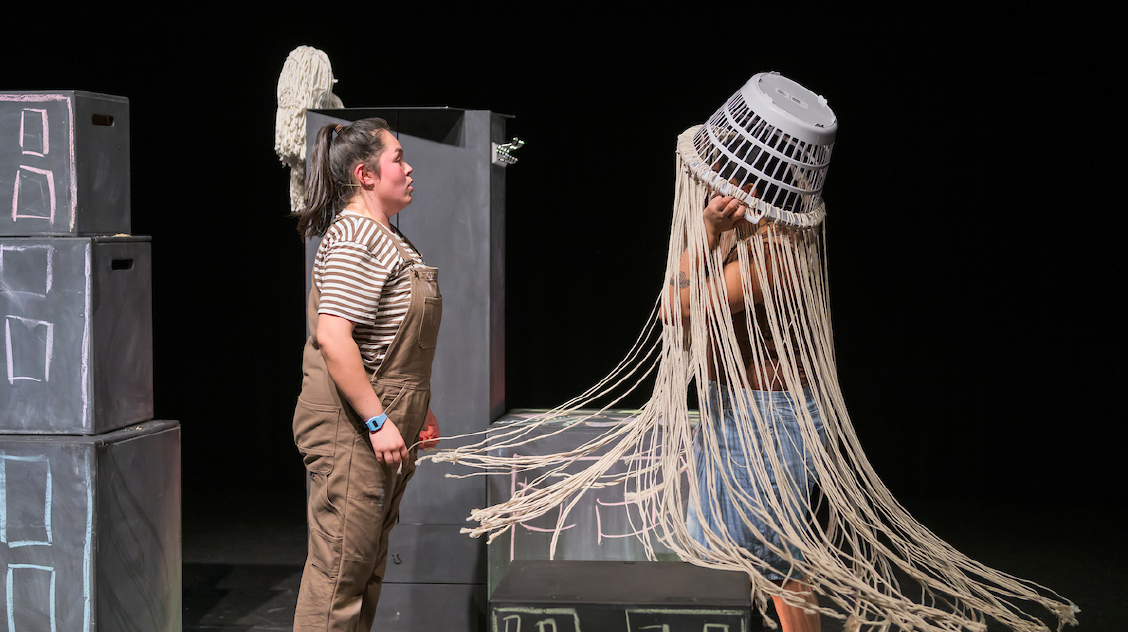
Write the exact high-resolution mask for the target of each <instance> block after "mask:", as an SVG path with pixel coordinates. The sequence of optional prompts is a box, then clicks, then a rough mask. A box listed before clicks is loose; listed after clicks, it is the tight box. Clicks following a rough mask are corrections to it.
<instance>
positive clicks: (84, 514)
mask: <svg viewBox="0 0 1128 632" xmlns="http://www.w3.org/2000/svg"><path fill="white" fill-rule="evenodd" d="M129 167H130V164H129V103H128V101H127V100H126V99H125V98H122V97H114V96H108V95H102V94H93V93H88V92H76V91H58V92H37V93H31V92H5V93H0V200H2V201H3V205H2V206H0V208H2V209H3V212H2V213H0V317H2V318H3V323H2V326H3V332H2V333H0V336H2V341H0V344H2V347H0V353H2V356H3V361H2V363H0V373H2V377H0V599H2V604H0V610H3V614H2V616H0V620H2V621H3V622H4V624H6V626H7V627H6V628H5V629H7V630H10V631H13V632H14V631H15V630H82V631H84V632H86V631H89V630H92V629H96V630H99V631H100V632H101V631H105V630H123V631H124V630H145V631H156V632H161V631H166V630H179V629H180V590H181V586H180V428H179V425H178V424H177V423H176V422H171V421H154V420H152V417H153V377H152V376H153V353H152V339H153V336H152V280H151V253H150V240H149V238H148V237H134V236H130V235H129V232H130V177H129ZM8 200H11V205H10V212H8V208H9V206H8V204H7V201H8ZM0 627H3V626H0Z"/></svg>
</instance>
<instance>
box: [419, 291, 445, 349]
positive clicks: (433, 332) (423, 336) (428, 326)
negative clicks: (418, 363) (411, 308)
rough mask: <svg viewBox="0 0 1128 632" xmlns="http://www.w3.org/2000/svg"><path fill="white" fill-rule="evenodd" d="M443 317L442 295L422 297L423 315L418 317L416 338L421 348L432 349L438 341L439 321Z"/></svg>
mask: <svg viewBox="0 0 1128 632" xmlns="http://www.w3.org/2000/svg"><path fill="white" fill-rule="evenodd" d="M442 317H443V297H441V296H434V297H431V296H425V297H423V316H422V317H421V318H420V319H419V331H418V332H417V333H418V336H417V337H418V340H419V347H420V348H421V349H434V348H435V346H436V345H437V344H438V342H439V322H440V321H441V320H442Z"/></svg>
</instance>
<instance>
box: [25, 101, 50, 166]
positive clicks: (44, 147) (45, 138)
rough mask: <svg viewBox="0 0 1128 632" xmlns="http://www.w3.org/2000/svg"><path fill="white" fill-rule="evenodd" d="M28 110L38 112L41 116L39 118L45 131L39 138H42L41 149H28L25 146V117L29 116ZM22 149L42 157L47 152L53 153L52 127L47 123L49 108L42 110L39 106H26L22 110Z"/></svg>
mask: <svg viewBox="0 0 1128 632" xmlns="http://www.w3.org/2000/svg"><path fill="white" fill-rule="evenodd" d="M28 112H36V113H38V114H39V117H40V119H39V120H40V122H41V123H42V124H43V132H42V135H41V136H40V137H39V140H40V143H39V151H32V150H30V149H28V148H27V147H24V119H26V118H27V113H28ZM20 149H22V150H23V153H24V154H27V155H31V156H39V157H40V158H42V157H44V156H46V155H47V154H49V153H51V135H50V128H49V127H48V125H47V110H46V109H42V110H41V109H38V108H24V109H23V111H21V112H20Z"/></svg>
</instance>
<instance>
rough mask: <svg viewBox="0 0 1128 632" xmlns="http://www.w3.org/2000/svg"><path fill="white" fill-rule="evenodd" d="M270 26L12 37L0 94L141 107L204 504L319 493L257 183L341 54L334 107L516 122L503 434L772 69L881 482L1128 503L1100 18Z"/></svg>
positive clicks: (602, 348) (567, 367) (652, 281)
mask: <svg viewBox="0 0 1128 632" xmlns="http://www.w3.org/2000/svg"><path fill="white" fill-rule="evenodd" d="M284 4H285V3H275V4H269V5H263V6H264V7H268V8H266V9H264V10H263V11H253V10H250V9H235V8H234V5H235V3H230V4H229V5H228V6H227V7H226V8H223V9H218V8H216V7H211V6H205V5H198V4H196V5H171V6H169V5H164V6H160V7H159V8H157V7H153V6H151V7H149V8H144V9H134V8H126V7H114V6H107V5H101V4H99V5H91V4H86V5H85V6H84V7H83V8H78V9H71V8H66V7H65V5H64V6H63V7H62V8H52V9H51V10H50V11H48V10H47V9H46V6H47V5H45V4H43V3H38V4H36V3H17V6H15V7H9V8H8V9H5V13H6V15H5V17H4V21H5V27H6V28H5V35H4V36H3V38H0V60H2V61H3V65H4V70H3V71H2V72H0V89H5V90H47V89H81V90H91V91H97V92H105V93H110V94H118V95H124V96H127V97H128V98H129V99H130V107H131V119H132V126H133V127H132V156H133V164H132V174H133V230H134V232H135V233H137V234H143V235H152V237H153V258H154V288H155V290H154V292H155V294H154V302H155V305H154V319H155V322H154V326H155V345H156V346H155V356H156V377H155V397H156V414H157V416H158V417H159V418H167V419H178V420H180V421H181V422H182V423H183V455H184V485H185V494H186V497H188V498H191V497H199V496H200V495H202V494H206V493H207V491H208V490H209V489H213V488H215V487H216V486H252V487H253V486H278V485H292V486H293V487H294V489H296V490H298V489H300V488H301V485H302V476H303V469H302V467H301V462H300V460H299V458H298V456H297V453H296V451H295V450H294V448H293V444H292V440H291V435H290V417H291V412H292V408H293V404H294V400H295V398H296V397H297V393H298V389H299V386H300V370H299V368H300V367H299V365H300V357H301V346H302V341H303V338H304V325H303V314H302V311H303V305H304V297H303V280H302V278H303V256H302V244H301V242H300V241H299V239H298V237H297V235H296V233H295V231H294V220H292V219H290V218H289V217H287V211H288V208H287V193H286V191H287V172H286V171H285V169H283V168H282V166H281V165H280V163H279V162H278V160H277V158H276V157H275V156H274V153H273V130H274V115H275V87H276V85H277V79H278V74H279V72H280V70H281V67H282V63H283V61H284V60H285V58H286V55H287V53H289V51H290V50H292V49H293V48H294V47H296V46H298V45H302V44H308V45H312V46H316V47H318V48H321V49H323V50H325V51H326V52H327V53H328V55H329V57H330V59H331V60H332V62H333V66H334V71H335V74H336V76H337V77H338V78H339V79H340V83H339V84H338V89H337V92H338V94H339V95H340V96H341V97H342V98H343V100H344V102H345V104H346V105H349V106H356V107H360V106H379V105H384V106H387V105H450V106H454V107H463V108H474V109H489V110H493V111H495V112H502V113H506V114H512V115H514V116H515V118H513V119H512V120H510V121H509V127H508V131H509V132H510V135H516V136H520V137H521V138H523V139H525V140H526V141H527V142H528V145H527V146H526V147H525V148H524V149H522V150H521V152H520V153H519V154H518V155H519V158H520V163H519V164H517V165H516V166H514V167H511V168H510V169H509V171H508V176H507V178H508V194H507V233H506V238H507V260H506V269H507V275H508V276H507V297H506V298H507V302H506V310H507V315H506V319H507V330H506V346H507V356H506V362H507V402H508V406H510V407H548V406H553V405H556V404H558V403H560V402H562V401H564V400H566V399H567V398H569V397H571V396H572V395H574V394H576V393H578V392H580V391H581V390H582V389H584V388H585V387H587V386H588V385H590V384H592V383H593V382H595V381H596V380H597V379H599V378H600V377H601V376H603V375H604V374H605V373H606V372H607V371H608V370H610V369H611V368H612V367H613V366H614V365H615V364H616V362H617V361H618V360H619V359H620V358H621V357H622V355H623V354H624V353H625V352H626V351H627V349H628V348H629V346H630V344H631V343H632V342H633V341H634V339H635V337H636V335H637V333H638V332H639V331H640V330H641V328H642V327H643V325H644V324H645V319H646V317H647V315H648V313H649V310H650V309H651V306H652V302H653V299H654V296H655V293H656V292H657V291H658V290H659V289H660V288H661V286H662V283H663V279H662V274H663V269H664V261H665V250H666V240H667V235H668V229H669V218H670V209H671V205H672V201H673V176H674V173H673V167H674V140H675V136H676V135H677V133H679V132H680V131H682V130H683V129H685V128H687V127H689V126H690V125H694V124H697V123H701V122H704V121H705V119H706V118H707V117H708V116H709V115H710V114H711V113H712V112H713V110H714V109H716V108H717V107H718V106H720V105H721V104H722V103H723V102H724V100H725V99H726V98H727V97H728V96H729V95H730V94H731V93H732V92H734V91H735V90H736V89H737V88H739V87H740V86H741V85H742V84H743V83H744V82H745V81H746V80H747V79H748V78H749V77H750V76H751V75H752V74H754V73H756V72H759V71H762V70H779V71H781V72H782V73H783V74H785V75H787V76H790V77H792V78H794V79H796V80H798V81H800V82H801V83H803V84H804V85H807V86H809V87H811V88H812V89H814V90H815V91H816V92H819V93H821V94H823V95H825V96H826V97H827V98H828V100H829V103H830V105H831V107H832V108H833V109H834V111H835V113H836V114H837V115H838V117H839V121H840V126H839V134H838V139H837V144H836V147H835V155H834V161H833V164H832V167H831V170H830V176H829V181H828V185H827V188H826V192H825V194H826V195H825V196H826V199H827V201H828V208H829V211H830V217H829V219H828V228H827V230H828V239H829V241H828V243H829V269H830V276H831V290H832V297H833V310H834V325H835V334H836V345H837V353H838V364H839V377H840V379H841V382H842V385H843V388H844V391H845V395H846V400H847V403H848V405H849V407H850V410H851V413H852V416H853V419H854V423H855V425H856V426H857V429H858V432H859V434H860V436H861V438H862V441H863V443H864V445H865V447H866V449H867V450H868V453H869V455H870V457H871V458H872V460H873V462H874V464H875V466H876V468H877V471H878V473H879V474H881V475H882V476H883V478H884V479H885V480H886V481H887V483H888V484H889V485H890V487H891V488H892V489H893V490H894V491H895V492H896V493H898V494H900V495H903V496H906V497H909V496H914V497H953V498H955V497H959V498H967V497H977V498H980V499H983V500H1004V499H1007V498H1016V499H1022V498H1025V499H1034V498H1043V499H1046V500H1047V501H1050V502H1052V503H1053V504H1054V505H1057V506H1058V507H1062V508H1064V507H1067V506H1068V503H1069V501H1070V500H1085V499H1088V500H1099V499H1100V498H1101V496H1102V495H1105V494H1108V490H1110V489H1118V488H1122V487H1123V483H1124V479H1125V476H1124V467H1123V466H1122V462H1121V461H1120V459H1121V458H1122V456H1121V455H1122V454H1123V453H1124V448H1125V440H1124V439H1123V436H1124V433H1123V432H1122V431H1121V430H1120V427H1121V426H1122V425H1124V422H1125V414H1124V412H1123V408H1122V407H1121V406H1119V405H1118V403H1119V402H1118V400H1119V396H1118V395H1117V393H1119V392H1120V386H1121V384H1122V383H1123V378H1124V370H1123V368H1122V365H1121V363H1120V360H1121V356H1122V353H1123V350H1124V335H1123V333H1122V331H1123V330H1122V325H1123V318H1122V316H1121V308H1117V307H1115V305H1116V304H1117V303H1119V300H1118V299H1117V298H1116V296H1117V295H1119V294H1120V293H1121V287H1122V283H1123V281H1122V278H1123V272H1124V267H1123V265H1122V264H1121V257H1120V255H1121V253H1122V251H1123V250H1124V248H1123V246H1122V245H1121V243H1120V239H1121V236H1122V235H1123V229H1124V219H1123V217H1124V210H1125V208H1124V202H1123V200H1122V195H1121V187H1122V179H1123V174H1122V167H1123V165H1122V160H1121V156H1120V155H1119V153H1120V151H1122V147H1123V140H1124V134H1123V124H1122V121H1121V120H1120V119H1121V114H1120V109H1122V105H1123V103H1124V100H1123V91H1122V89H1120V87H1119V84H1120V83H1121V80H1122V77H1121V76H1120V75H1121V74H1122V72H1121V71H1120V70H1119V69H1114V66H1113V62H1112V61H1110V59H1111V58H1112V57H1113V55H1112V51H1113V48H1114V45H1113V38H1114V37H1115V35H1116V34H1115V33H1114V32H1113V30H1112V25H1111V20H1104V19H1101V18H1099V17H1089V16H1084V15H1080V14H1078V13H1075V12H1074V13H1067V14H1064V15H1063V14H1059V13H1056V12H1054V11H1051V10H1050V9H1049V8H1046V9H1043V8H1039V6H1038V5H1036V4H1026V5H1024V8H1023V9H1022V10H1021V11H1020V10H1017V9H1016V10H1014V11H1008V10H1005V9H1001V8H993V9H988V8H975V9H958V10H957V9H943V10H941V9H920V8H912V9H893V8H889V7H881V8H870V9H836V10H834V11H831V12H825V11H821V10H819V9H818V8H817V7H808V6H806V5H805V8H804V9H803V10H802V11H800V10H796V11H794V12H774V13H767V12H764V11H762V10H761V7H759V6H752V5H749V7H747V8H745V9H742V10H740V11H739V13H741V14H742V15H726V14H724V13H714V7H712V6H708V5H694V6H693V7H692V8H693V11H695V13H689V12H686V13H680V14H678V15H671V16H658V15H655V13H656V12H657V11H658V10H657V8H656V6H655V7H651V8H650V9H646V10H644V11H642V12H638V13H633V12H627V11H622V12H616V13H609V12H607V11H606V9H604V10H603V11H600V12H596V11H589V10H587V9H580V8H577V7H576V6H575V5H571V4H569V5H563V6H560V7H555V8H554V7H551V6H548V5H541V6H539V7H538V8H536V9H533V10H531V11H530V12H529V13H523V12H516V11H506V10H504V9H501V8H497V9H486V8H478V9H472V10H466V11H461V12H458V13H451V12H439V11H436V10H435V9H434V8H428V7H426V6H420V5H415V6H404V7H400V8H395V7H388V6H385V5H383V4H377V5H356V4H349V5H345V4H340V5H338V6H330V5H329V4H328V3H326V4H318V3H311V4H309V5H307V6H305V7H303V6H300V5H293V4H292V3H291V6H289V7H286V6H284ZM757 4H759V3H757ZM33 5H34V6H35V7H39V8H33ZM20 6H24V8H22V9H21V8H19V7H20ZM52 6H53V7H54V6H55V5H52ZM905 6H908V5H905ZM716 8H717V9H721V10H728V9H730V6H729V5H725V6H719V5H718V7H716ZM487 14H488V15H487ZM423 177H425V176H423ZM405 212H408V213H410V212H411V210H410V209H408V210H407V211H405ZM646 395H647V393H645V392H643V393H639V396H637V397H634V398H633V399H631V400H629V401H628V402H627V403H628V404H630V405H635V406H637V405H640V404H641V403H642V402H643V401H645V398H646ZM297 493H300V491H299V492H297Z"/></svg>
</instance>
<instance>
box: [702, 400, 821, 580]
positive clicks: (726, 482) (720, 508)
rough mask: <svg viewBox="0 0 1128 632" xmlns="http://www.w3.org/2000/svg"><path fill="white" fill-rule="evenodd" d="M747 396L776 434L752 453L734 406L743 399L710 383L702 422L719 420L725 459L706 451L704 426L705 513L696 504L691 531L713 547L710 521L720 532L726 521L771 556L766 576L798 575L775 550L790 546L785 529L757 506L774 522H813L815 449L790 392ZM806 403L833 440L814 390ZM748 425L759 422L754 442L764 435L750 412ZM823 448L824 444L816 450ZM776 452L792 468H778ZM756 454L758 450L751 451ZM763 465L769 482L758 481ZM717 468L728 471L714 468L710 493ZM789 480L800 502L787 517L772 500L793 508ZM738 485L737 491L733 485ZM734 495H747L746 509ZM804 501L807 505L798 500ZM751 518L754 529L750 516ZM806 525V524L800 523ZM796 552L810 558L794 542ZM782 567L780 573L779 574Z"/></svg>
mask: <svg viewBox="0 0 1128 632" xmlns="http://www.w3.org/2000/svg"><path fill="white" fill-rule="evenodd" d="M744 394H745V401H746V402H748V403H749V404H750V405H754V406H756V407H757V408H758V409H759V411H760V414H761V416H762V417H763V418H764V421H765V423H766V424H767V426H768V429H769V433H768V434H769V436H759V437H758V438H759V441H758V442H757V443H758V444H759V445H758V446H757V447H756V448H754V449H751V450H746V449H745V447H744V446H743V445H742V441H741V440H740V438H739V437H740V436H741V432H740V430H739V427H740V424H741V421H740V419H739V417H738V415H737V414H736V412H735V411H734V406H735V405H736V402H734V401H733V397H732V396H731V394H730V393H729V387H728V386H725V385H723V384H717V383H716V382H710V383H709V392H708V397H709V418H708V419H705V418H703V419H702V422H701V423H702V424H706V423H708V424H711V426H712V429H713V433H714V434H715V435H716V441H717V446H716V447H717V454H718V455H719V457H720V460H713V459H708V458H707V454H706V453H705V451H704V450H703V449H702V442H703V438H704V436H705V433H704V432H703V429H701V430H698V433H697V439H696V442H695V444H694V456H695V457H696V458H695V462H696V463H697V481H698V483H697V485H698V493H699V494H700V496H701V515H698V513H697V508H695V507H694V506H693V504H692V503H691V504H690V507H689V516H688V521H687V524H686V526H687V528H688V530H689V535H690V537H692V538H693V539H694V540H696V541H697V542H698V543H700V544H701V545H702V546H706V547H707V546H708V544H707V543H706V541H705V536H704V533H703V529H702V525H703V524H705V525H709V528H710V530H712V531H713V532H714V533H715V534H720V532H721V530H720V527H721V525H724V528H725V529H727V531H728V536H729V538H731V539H732V541H734V542H735V543H736V544H737V545H739V546H741V547H743V548H744V549H746V550H747V551H748V552H749V553H751V554H752V555H754V556H756V557H757V558H759V559H761V560H763V561H764V562H766V563H767V564H768V565H770V566H772V567H773V568H774V569H775V570H774V571H773V570H772V569H768V568H765V569H763V571H762V574H763V575H764V577H766V578H768V579H770V580H776V581H778V580H782V579H784V577H785V576H788V577H790V578H792V579H794V578H797V575H796V574H795V573H793V572H792V571H791V563H790V562H789V561H788V560H786V559H784V558H782V557H781V556H779V555H777V554H776V553H775V552H773V551H772V550H771V549H770V548H769V547H768V545H767V544H766V542H765V540H766V541H767V542H771V543H772V544H773V545H774V546H775V547H777V548H779V549H781V550H784V549H785V547H783V545H782V538H781V537H780V534H779V533H778V532H777V531H776V530H775V529H774V528H772V527H770V526H769V524H768V523H767V522H766V521H765V520H764V519H763V517H762V516H761V515H757V513H754V512H753V511H750V510H752V509H754V510H756V511H763V512H766V513H767V514H768V516H770V518H771V522H774V523H777V524H783V521H784V520H788V521H798V520H803V521H806V520H807V519H808V515H807V514H808V511H807V508H808V506H809V504H810V503H809V499H810V496H811V489H812V487H813V486H814V484H815V483H816V482H817V478H816V474H815V470H814V461H813V459H814V457H813V456H812V454H811V450H810V448H811V447H815V446H805V445H804V442H803V433H802V432H801V431H800V423H801V421H800V419H799V417H798V415H797V414H796V412H797V404H796V402H795V401H794V400H793V399H792V397H791V395H790V394H789V393H788V392H787V391H744ZM803 396H804V399H805V400H806V408H807V412H808V414H809V415H810V417H811V420H812V421H813V422H814V426H815V430H816V431H817V433H818V437H819V441H820V443H821V444H824V445H825V443H826V429H825V428H824V427H823V421H822V418H821V417H820V416H819V412H818V406H817V405H816V404H815V401H814V394H813V392H812V391H811V389H810V388H809V387H808V388H805V389H804V391H803ZM744 417H746V421H745V423H750V424H752V425H751V426H749V427H748V429H746V430H745V431H744V433H743V434H744V436H745V437H746V440H745V441H744V443H749V444H751V443H753V442H752V441H751V440H750V439H749V438H748V437H749V435H751V434H752V433H756V422H755V418H754V417H753V416H752V413H751V412H748V413H746V414H745V415H744ZM816 449H817V447H816ZM769 450H771V451H774V452H775V454H776V458H777V459H778V460H779V463H780V465H781V466H782V468H783V469H784V470H786V472H780V471H774V469H773V467H772V463H771V460H770V459H769V457H768V455H769V452H768V451H769ZM749 452H751V453H749ZM756 462H759V463H762V464H763V468H764V469H765V470H766V472H767V481H765V482H766V483H767V485H765V484H757V483H756V482H755V479H754V476H753V472H754V470H753V469H752V465H750V464H752V463H756ZM709 467H715V468H722V469H723V470H724V471H723V472H714V483H713V484H714V492H710V491H709V489H708V482H707V477H706V474H707V469H708V468H709ZM781 485H788V486H791V494H790V495H791V496H794V497H795V499H796V501H794V502H792V504H791V510H790V511H787V512H785V515H784V516H780V515H779V512H777V511H776V510H775V509H774V508H773V506H772V503H769V502H765V501H766V499H768V498H770V497H774V498H775V499H776V504H778V506H780V507H786V505H785V504H784V500H783V497H782V495H781V494H780V493H779V488H780V486H781ZM734 487H736V488H737V489H735V490H734V489H733V488H734ZM731 496H738V497H740V500H739V507H738V506H736V505H734V504H733V499H732V497H731ZM796 503H799V504H796ZM746 520H747V522H750V523H751V528H749V526H748V525H747V524H746V523H745V521H746ZM798 526H799V527H800V530H802V525H798ZM786 550H790V552H791V556H792V559H795V560H802V559H803V558H802V555H801V554H800V553H799V550H798V549H796V548H795V547H794V546H789V547H786ZM776 571H778V572H776Z"/></svg>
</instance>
